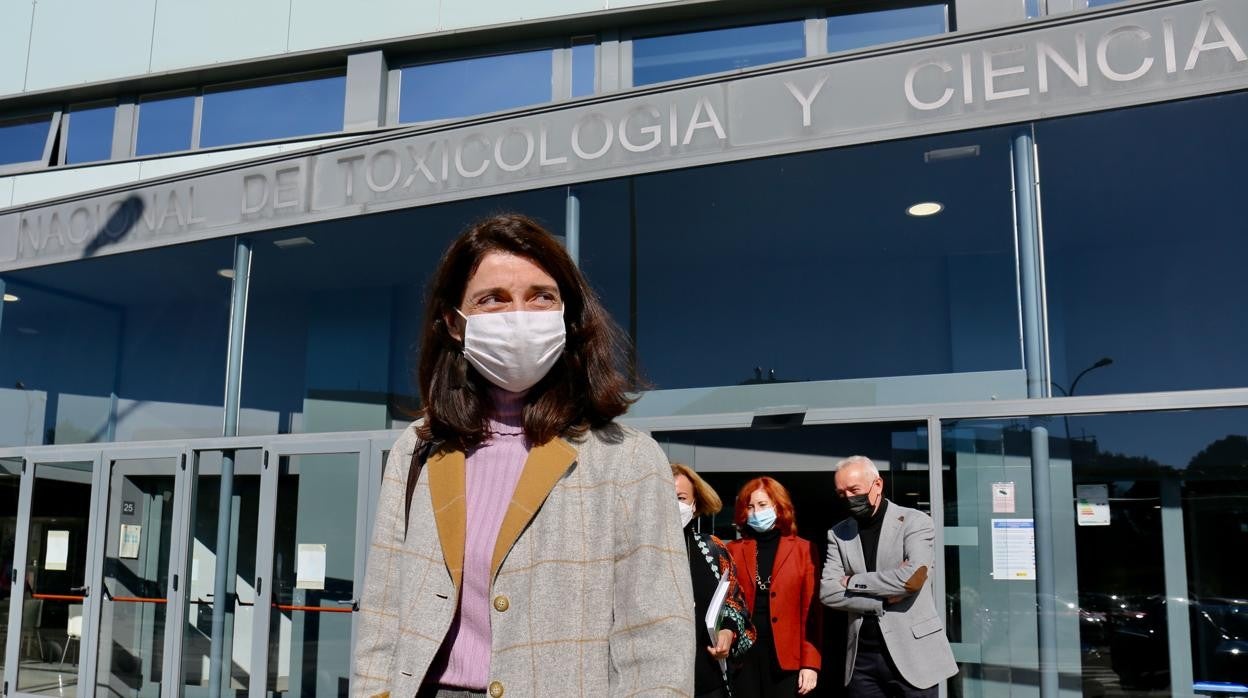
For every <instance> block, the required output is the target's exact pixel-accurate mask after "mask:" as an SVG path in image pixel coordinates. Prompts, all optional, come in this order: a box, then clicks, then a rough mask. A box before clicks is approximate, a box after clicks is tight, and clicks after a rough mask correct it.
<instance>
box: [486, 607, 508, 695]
mask: <svg viewBox="0 0 1248 698" xmlns="http://www.w3.org/2000/svg"><path fill="white" fill-rule="evenodd" d="M499 598H500V599H501V598H503V597H501V596H500V597H499ZM503 600H504V601H506V599H503ZM490 698H503V682H502V681H491V682H490Z"/></svg>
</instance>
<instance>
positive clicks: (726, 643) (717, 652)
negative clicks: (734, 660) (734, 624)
mask: <svg viewBox="0 0 1248 698" xmlns="http://www.w3.org/2000/svg"><path fill="white" fill-rule="evenodd" d="M736 637H737V635H736V633H734V632H732V631H731V630H729V629H727V628H724V629H723V630H720V631H719V632H718V633H716V634H715V645H714V646H713V647H707V648H706V651H707V652H710V653H711V656H712V657H714V658H716V659H727V658H728V650H730V649H732V641H733V640H734V639H735V638H736Z"/></svg>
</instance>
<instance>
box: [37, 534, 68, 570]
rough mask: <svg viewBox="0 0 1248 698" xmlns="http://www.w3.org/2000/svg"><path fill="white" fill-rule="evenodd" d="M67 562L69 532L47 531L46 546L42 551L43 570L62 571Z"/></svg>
mask: <svg viewBox="0 0 1248 698" xmlns="http://www.w3.org/2000/svg"><path fill="white" fill-rule="evenodd" d="M67 562H69V531H48V544H47V547H46V548H45V549H44V555H43V569H45V570H63V569H65V564H66V563H67Z"/></svg>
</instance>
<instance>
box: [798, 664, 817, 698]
mask: <svg viewBox="0 0 1248 698" xmlns="http://www.w3.org/2000/svg"><path fill="white" fill-rule="evenodd" d="M818 682H819V673H818V672H816V671H815V670H814V669H802V670H801V671H799V672H797V695H799V696H804V695H806V694H807V693H810V692H811V691H813V690H815V684H816V683H818Z"/></svg>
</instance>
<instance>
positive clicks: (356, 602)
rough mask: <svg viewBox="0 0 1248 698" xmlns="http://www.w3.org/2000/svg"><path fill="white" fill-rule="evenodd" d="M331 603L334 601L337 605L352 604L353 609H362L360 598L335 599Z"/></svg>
mask: <svg viewBox="0 0 1248 698" xmlns="http://www.w3.org/2000/svg"><path fill="white" fill-rule="evenodd" d="M330 603H333V604H335V605H337V606H350V607H351V610H352V611H358V610H360V600H359V599H334V600H333V601H331V602H330Z"/></svg>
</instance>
